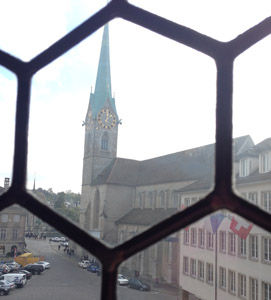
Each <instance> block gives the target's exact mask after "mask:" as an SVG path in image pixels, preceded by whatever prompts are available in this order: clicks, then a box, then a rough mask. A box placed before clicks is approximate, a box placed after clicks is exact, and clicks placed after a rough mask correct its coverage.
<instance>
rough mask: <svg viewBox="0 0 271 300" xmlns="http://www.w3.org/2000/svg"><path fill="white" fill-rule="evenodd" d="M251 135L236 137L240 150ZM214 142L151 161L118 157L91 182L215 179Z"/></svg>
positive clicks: (152, 182)
mask: <svg viewBox="0 0 271 300" xmlns="http://www.w3.org/2000/svg"><path fill="white" fill-rule="evenodd" d="M248 138H250V137H249V136H245V137H240V138H237V139H235V147H234V148H235V151H236V152H238V151H239V149H240V148H241V147H242V146H243V144H244V143H245V142H246V141H247V139H248ZM213 167H214V144H210V145H206V146H202V147H198V148H194V149H189V150H185V151H181V152H177V153H173V154H168V155H165V156H160V157H156V158H152V159H148V160H143V161H137V160H131V159H125V158H116V159H114V160H113V161H112V162H111V163H110V164H109V165H108V166H107V167H106V168H105V169H104V170H103V171H102V172H101V173H100V174H99V175H98V176H97V177H96V179H94V180H93V182H92V184H91V185H100V184H119V185H130V186H140V185H152V184H160V183H168V182H178V181H190V180H197V179H198V178H212V176H213Z"/></svg>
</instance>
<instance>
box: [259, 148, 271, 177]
mask: <svg viewBox="0 0 271 300" xmlns="http://www.w3.org/2000/svg"><path fill="white" fill-rule="evenodd" d="M259 160H260V161H259V172H260V173H267V172H270V171H271V152H266V153H262V154H260V157H259Z"/></svg>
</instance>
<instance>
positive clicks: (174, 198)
mask: <svg viewBox="0 0 271 300" xmlns="http://www.w3.org/2000/svg"><path fill="white" fill-rule="evenodd" d="M173 202H174V203H173V205H174V207H179V195H178V194H174V195H173Z"/></svg>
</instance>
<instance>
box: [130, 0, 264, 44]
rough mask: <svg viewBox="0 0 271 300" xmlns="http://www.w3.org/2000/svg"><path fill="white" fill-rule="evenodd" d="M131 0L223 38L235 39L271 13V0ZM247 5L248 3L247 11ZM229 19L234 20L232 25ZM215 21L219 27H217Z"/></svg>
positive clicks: (185, 24) (206, 33) (181, 22)
mask: <svg viewBox="0 0 271 300" xmlns="http://www.w3.org/2000/svg"><path fill="white" fill-rule="evenodd" d="M129 2H131V3H133V4H135V5H137V6H140V7H142V8H143V9H146V10H149V11H151V12H153V13H155V14H157V15H159V16H162V17H164V18H167V19H169V20H172V21H174V22H176V23H178V24H181V25H183V26H186V27H190V28H192V29H194V30H196V31H198V32H201V33H203V34H205V35H208V36H211V37H213V38H215V39H218V40H222V41H229V40H231V39H233V38H235V37H236V36H237V35H239V34H240V33H241V32H243V31H245V30H247V29H248V28H250V27H252V26H254V25H255V24H257V23H259V22H261V21H262V20H263V19H265V18H267V17H269V15H270V14H269V9H270V3H269V1H268V0H266V1H261V5H257V3H255V1H253V0H249V1H246V0H242V1H238V2H236V1H234V0H231V1H225V0H223V1H219V2H217V1H215V0H207V1H201V0H193V1H189V2H182V1H178V0H173V1H170V5H168V3H165V2H163V1H159V2H157V1H155V0H151V1H150V0H149V1H144V0H130V1H129ZM244 5H245V6H246V10H245V11H244ZM195 7H197V9H195ZM240 15H242V20H243V22H240ZM206 16H208V18H206ZM229 20H231V21H230V24H229ZM214 24H216V26H213V25H214Z"/></svg>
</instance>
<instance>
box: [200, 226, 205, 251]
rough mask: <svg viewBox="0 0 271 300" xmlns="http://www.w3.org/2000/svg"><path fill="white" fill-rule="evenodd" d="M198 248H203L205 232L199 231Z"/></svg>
mask: <svg viewBox="0 0 271 300" xmlns="http://www.w3.org/2000/svg"><path fill="white" fill-rule="evenodd" d="M199 247H200V248H204V247H205V230H204V229H199Z"/></svg>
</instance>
